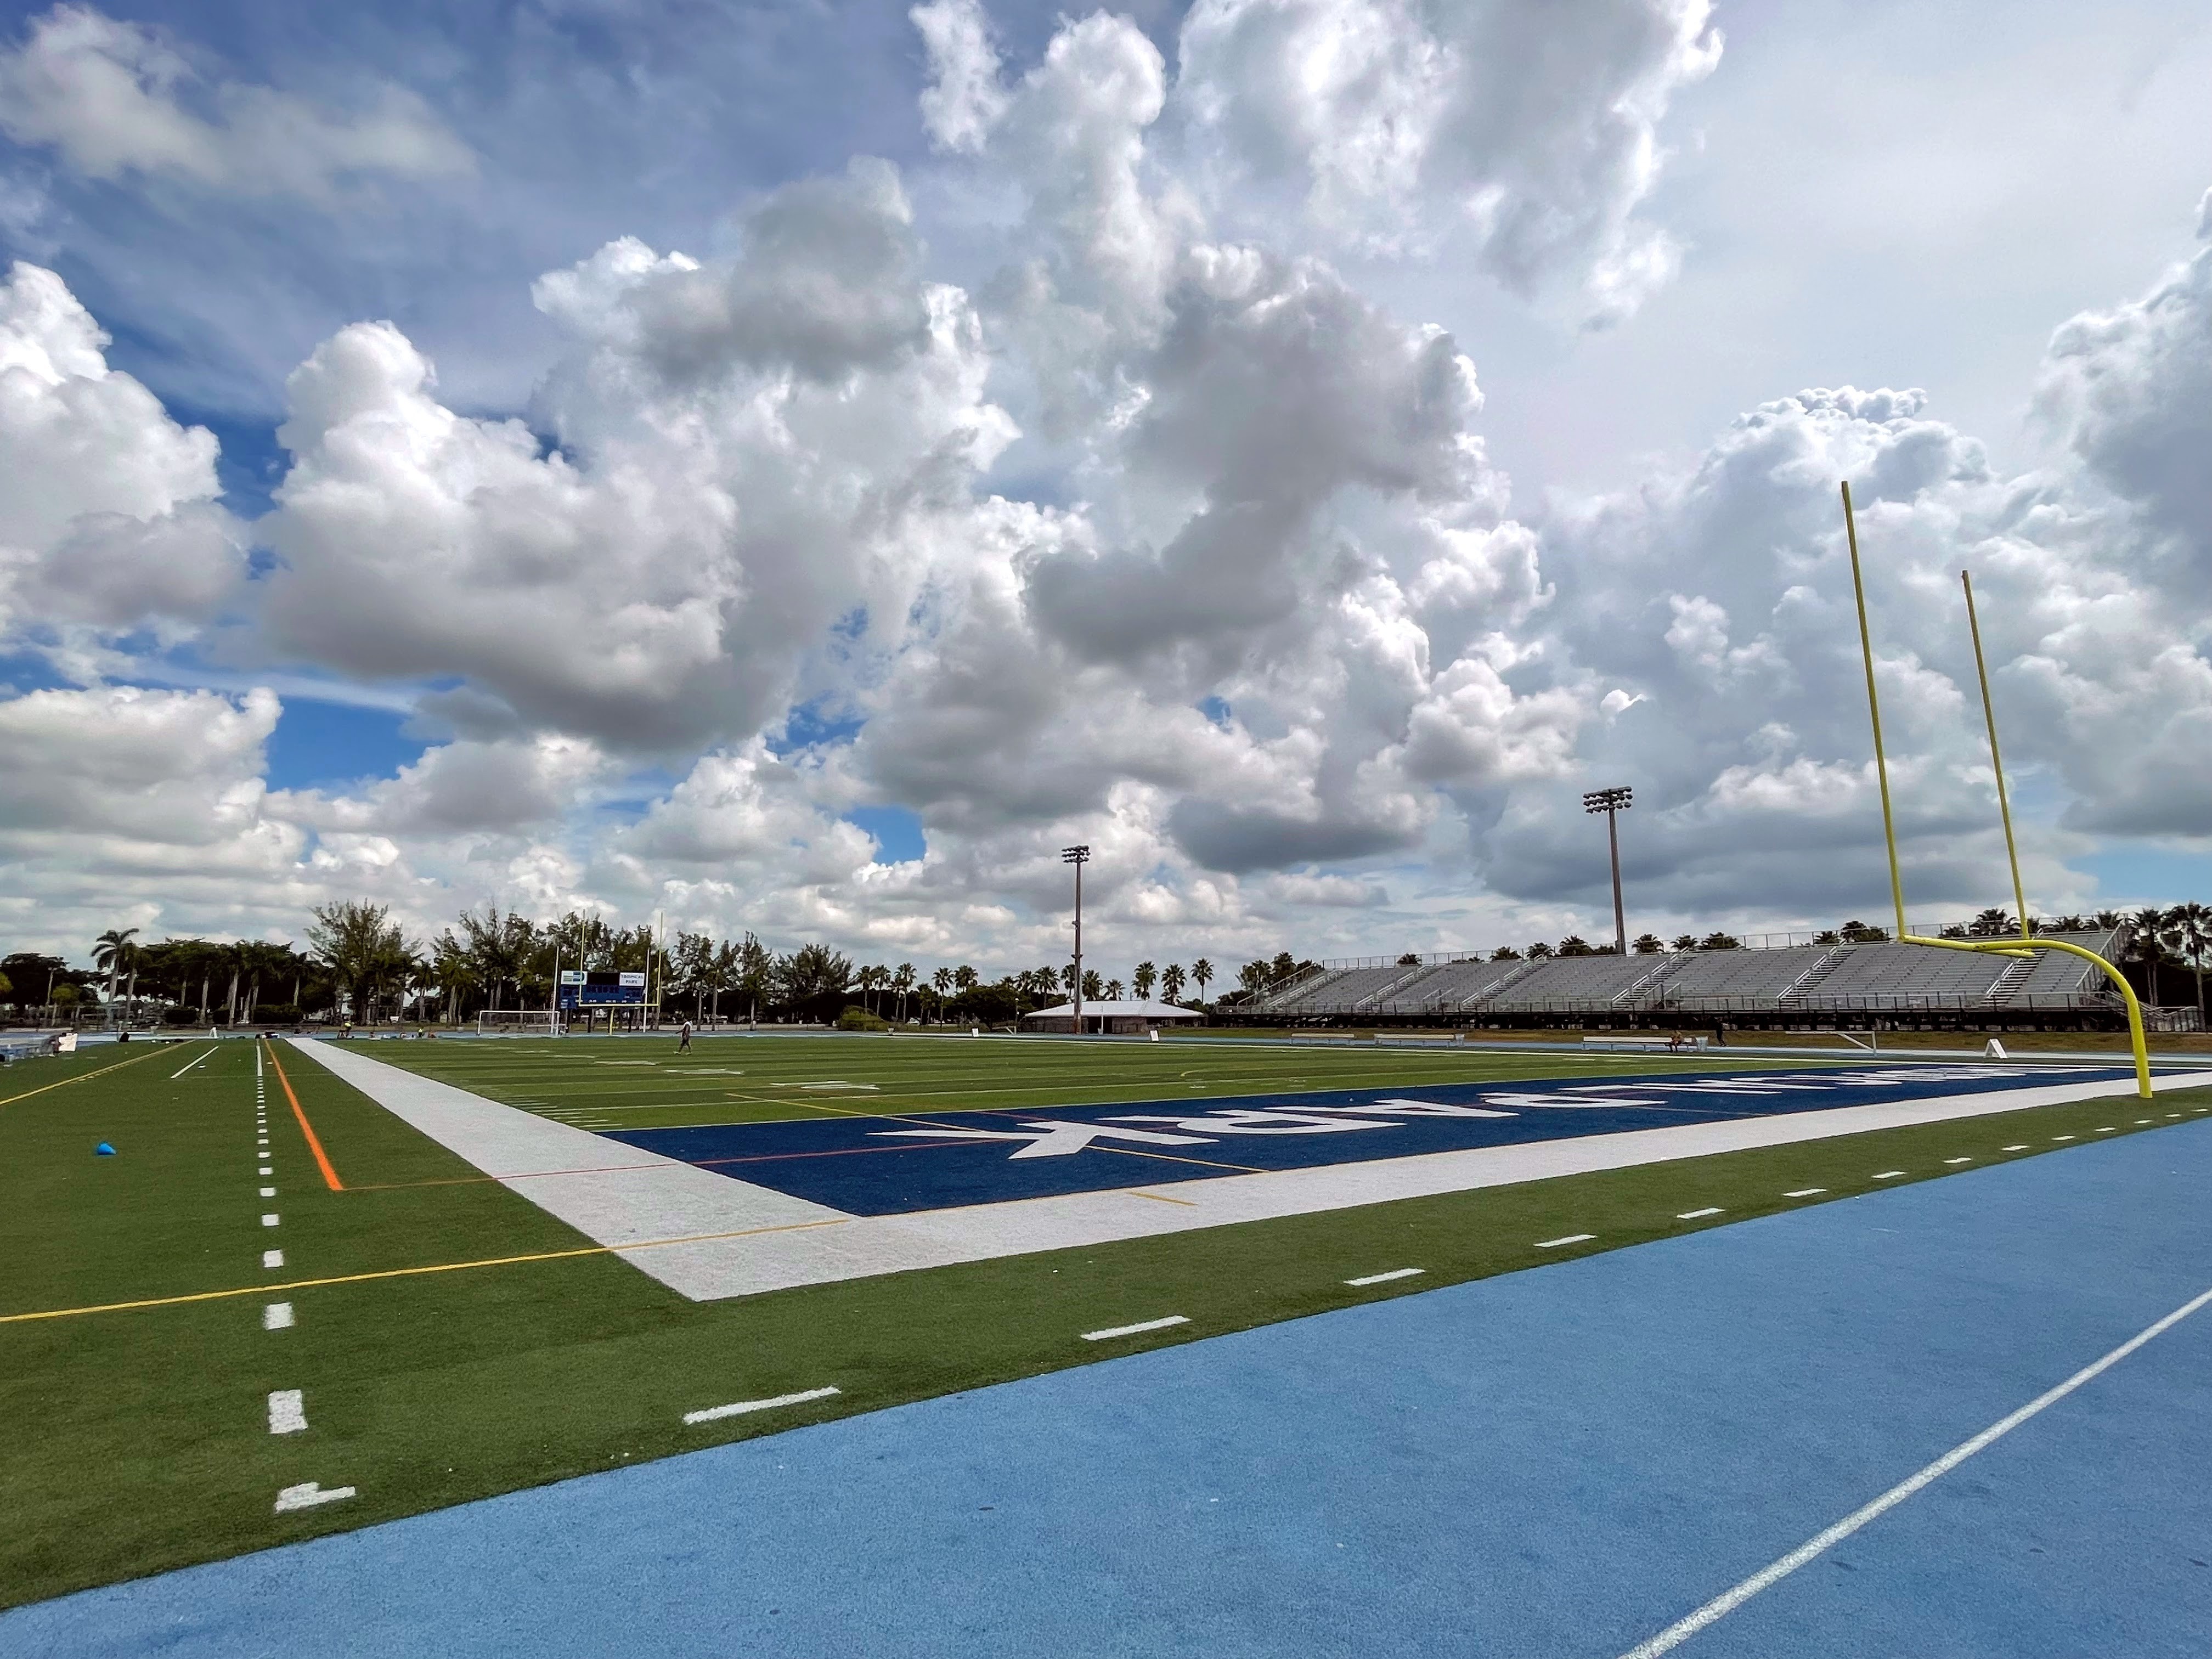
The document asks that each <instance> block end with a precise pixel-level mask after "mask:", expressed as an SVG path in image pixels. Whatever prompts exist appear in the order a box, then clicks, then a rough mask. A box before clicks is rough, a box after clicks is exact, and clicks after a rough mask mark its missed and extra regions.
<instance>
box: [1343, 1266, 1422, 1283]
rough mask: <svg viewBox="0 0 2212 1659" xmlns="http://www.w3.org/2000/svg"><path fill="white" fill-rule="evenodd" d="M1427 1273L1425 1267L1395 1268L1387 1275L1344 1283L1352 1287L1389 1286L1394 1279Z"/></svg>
mask: <svg viewBox="0 0 2212 1659" xmlns="http://www.w3.org/2000/svg"><path fill="white" fill-rule="evenodd" d="M1427 1271H1428V1269H1427V1268H1425V1267H1393V1268H1392V1269H1391V1270H1390V1271H1389V1273H1369V1274H1367V1275H1366V1276H1365V1277H1364V1278H1362V1279H1346V1280H1345V1281H1344V1282H1345V1283H1346V1284H1347V1285H1388V1284H1389V1282H1390V1281H1391V1280H1392V1279H1411V1278H1413V1275H1414V1274H1416V1273H1426V1272H1427Z"/></svg>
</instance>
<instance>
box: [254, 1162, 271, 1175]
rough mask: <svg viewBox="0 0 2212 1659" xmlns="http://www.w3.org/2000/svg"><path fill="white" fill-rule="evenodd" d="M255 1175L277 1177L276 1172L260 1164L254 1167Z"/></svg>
mask: <svg viewBox="0 0 2212 1659" xmlns="http://www.w3.org/2000/svg"><path fill="white" fill-rule="evenodd" d="M254 1173H255V1174H256V1175H275V1174H276V1170H272V1169H271V1168H270V1167H269V1165H267V1164H256V1165H255V1166H254Z"/></svg>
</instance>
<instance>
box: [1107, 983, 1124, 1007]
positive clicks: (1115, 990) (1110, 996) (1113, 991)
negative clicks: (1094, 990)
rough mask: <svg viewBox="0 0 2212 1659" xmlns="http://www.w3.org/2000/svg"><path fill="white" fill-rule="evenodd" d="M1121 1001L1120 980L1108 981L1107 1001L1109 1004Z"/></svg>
mask: <svg viewBox="0 0 2212 1659" xmlns="http://www.w3.org/2000/svg"><path fill="white" fill-rule="evenodd" d="M1106 1000H1107V1001H1109V1002H1119V1001H1120V1000H1121V981H1120V980H1118V979H1109V980H1108V981H1106Z"/></svg>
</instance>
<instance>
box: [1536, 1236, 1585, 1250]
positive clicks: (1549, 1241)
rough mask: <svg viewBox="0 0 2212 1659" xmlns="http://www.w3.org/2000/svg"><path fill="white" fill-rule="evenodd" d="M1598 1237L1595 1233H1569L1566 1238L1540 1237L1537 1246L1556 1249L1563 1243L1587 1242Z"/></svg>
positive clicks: (1542, 1248)
mask: <svg viewBox="0 0 2212 1659" xmlns="http://www.w3.org/2000/svg"><path fill="white" fill-rule="evenodd" d="M1595 1237H1597V1235H1596V1234H1595V1233H1569V1234H1568V1235H1567V1236H1566V1237H1565V1238H1540V1239H1538V1240H1537V1241H1536V1248H1537V1249H1540V1250H1556V1249H1559V1246H1560V1245H1562V1244H1587V1243H1589V1242H1590V1240H1592V1239H1593V1238H1595Z"/></svg>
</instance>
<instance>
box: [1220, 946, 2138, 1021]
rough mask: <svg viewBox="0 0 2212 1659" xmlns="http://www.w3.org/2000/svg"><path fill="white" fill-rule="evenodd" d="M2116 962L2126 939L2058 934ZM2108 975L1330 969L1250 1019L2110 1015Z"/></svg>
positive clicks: (1270, 997)
mask: <svg viewBox="0 0 2212 1659" xmlns="http://www.w3.org/2000/svg"><path fill="white" fill-rule="evenodd" d="M2050 937H2051V938H2052V939H2059V940H2063V942H2064V943H2066V944H2069V945H2083V946H2086V947H2087V948H2088V949H2089V950H2092V951H2095V952H2096V953H2097V954H2098V955H2100V956H2101V957H2106V959H2107V960H2115V959H2117V957H2116V953H2117V952H2118V951H2119V949H2120V948H2121V946H2122V945H2124V943H2125V932H2124V930H2108V931H2104V932H2099V933H2053V934H2051V935H2050ZM2111 1000H2112V993H2111V991H2110V990H2109V988H2108V987H2107V984H2106V979H2105V976H2104V975H2103V974H2102V973H2101V972H2100V971H2099V970H2098V969H2096V968H2094V967H2093V966H2092V965H2091V964H2090V963H2086V962H2083V961H2082V960H2081V958H2080V957H2071V956H2068V955H2066V954H2065V953H2064V952H2063V951H2039V952H2037V953H2036V956H2035V957H2034V959H2033V961H2027V960H2022V959H2021V958H2020V957H2000V956H1980V955H1975V954H1972V953H1969V952H1967V951H1938V950H1931V949H1929V947H1928V946H1926V945H1791V946H1790V947H1788V948H1786V949H1783V950H1771V951H1674V952H1671V953H1666V954H1656V955H1652V956H1628V957H1616V956H1597V957H1545V958H1543V959H1541V960H1538V961H1534V962H1527V961H1507V962H1485V961H1480V960H1472V961H1468V960H1463V961H1457V962H1437V963H1420V964H1412V963H1393V964H1391V965H1389V966H1386V967H1362V968H1334V969H1332V968H1327V967H1324V968H1322V969H1320V970H1318V971H1317V972H1311V973H1309V974H1307V975H1305V976H1304V978H1302V979H1300V980H1297V981H1294V982H1292V983H1291V984H1289V985H1285V986H1279V987H1276V988H1275V989H1274V990H1273V991H1272V992H1270V993H1269V994H1267V995H1266V996H1264V997H1262V998H1261V999H1260V1000H1258V1001H1257V1002H1255V1003H1254V1004H1253V1005H1252V1006H1251V1008H1250V1009H1249V1012H1251V1013H1255V1014H1262V1015H1267V1016H1269V1017H1271V1018H1283V1019H1288V1020H1298V1019H1320V1018H1344V1017H1347V1016H1376V1017H1385V1018H1403V1017H1407V1016H1425V1017H1430V1018H1464V1017H1468V1016H1480V1015H1486V1014H1498V1015H1522V1014H1542V1013H1563V1014H1591V1013H1623V1014H1630V1013H1635V1014H1664V1013H1667V1012H1681V1013H1684V1014H1693V1013H1694V1014H1716V1013H1744V1014H1760V1013H1765V1014H1788V1013H1793V1012H1802V1013H1804V1014H1806V1015H1808V1017H1820V1016H1825V1015H1832V1014H1837V1013H1846V1012H1866V1013H1880V1012H1912V1011H1917V1010H1926V1011H1931V1012H1932V1011H1936V1010H1944V1011H1953V1012H1968V1011H1976V1010H1990V1011H2014V1012H2032V1011H2039V1010H2049V1011H2051V1012H2066V1011H2072V1010H2090V1009H2103V1008H2105V1007H2106V1006H2108V1005H2109V1004H2110V1002H2111Z"/></svg>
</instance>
